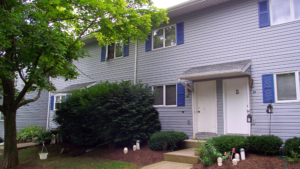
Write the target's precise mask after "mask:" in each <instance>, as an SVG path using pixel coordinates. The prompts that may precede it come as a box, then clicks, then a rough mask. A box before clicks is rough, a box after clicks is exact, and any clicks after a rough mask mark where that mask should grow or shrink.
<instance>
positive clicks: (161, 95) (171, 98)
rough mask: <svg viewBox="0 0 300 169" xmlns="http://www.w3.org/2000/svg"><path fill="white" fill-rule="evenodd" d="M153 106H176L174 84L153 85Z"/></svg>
mask: <svg viewBox="0 0 300 169" xmlns="http://www.w3.org/2000/svg"><path fill="white" fill-rule="evenodd" d="M153 90H154V91H155V93H154V106H176V103H177V97H176V96H177V94H176V85H175V84H174V85H163V86H154V87H153Z"/></svg>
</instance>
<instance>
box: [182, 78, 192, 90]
mask: <svg viewBox="0 0 300 169" xmlns="http://www.w3.org/2000/svg"><path fill="white" fill-rule="evenodd" d="M178 82H179V83H180V84H182V85H183V86H184V87H186V88H188V89H189V90H190V91H192V92H194V89H192V88H191V87H190V86H188V85H186V84H184V83H183V82H182V81H181V80H180V79H178Z"/></svg>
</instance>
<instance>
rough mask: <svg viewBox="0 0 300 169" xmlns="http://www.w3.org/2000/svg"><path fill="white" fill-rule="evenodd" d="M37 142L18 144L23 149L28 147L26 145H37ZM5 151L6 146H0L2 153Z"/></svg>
mask: <svg viewBox="0 0 300 169" xmlns="http://www.w3.org/2000/svg"><path fill="white" fill-rule="evenodd" d="M35 145H36V143H32V142H30V143H19V144H17V149H22V148H26V147H32V146H35ZM3 153H4V146H3V147H0V154H3Z"/></svg>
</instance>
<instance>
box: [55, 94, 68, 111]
mask: <svg viewBox="0 0 300 169" xmlns="http://www.w3.org/2000/svg"><path fill="white" fill-rule="evenodd" d="M66 100H67V95H66V94H60V95H55V96H54V110H56V109H60V108H61V107H62V106H63V105H64V104H62V103H66Z"/></svg>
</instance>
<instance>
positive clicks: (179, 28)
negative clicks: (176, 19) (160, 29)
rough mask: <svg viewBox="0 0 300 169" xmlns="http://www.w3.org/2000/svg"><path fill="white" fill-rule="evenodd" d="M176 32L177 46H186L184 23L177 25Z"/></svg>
mask: <svg viewBox="0 0 300 169" xmlns="http://www.w3.org/2000/svg"><path fill="white" fill-rule="evenodd" d="M176 31H177V45H180V44H184V23H183V22H181V23H177V24H176Z"/></svg>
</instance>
